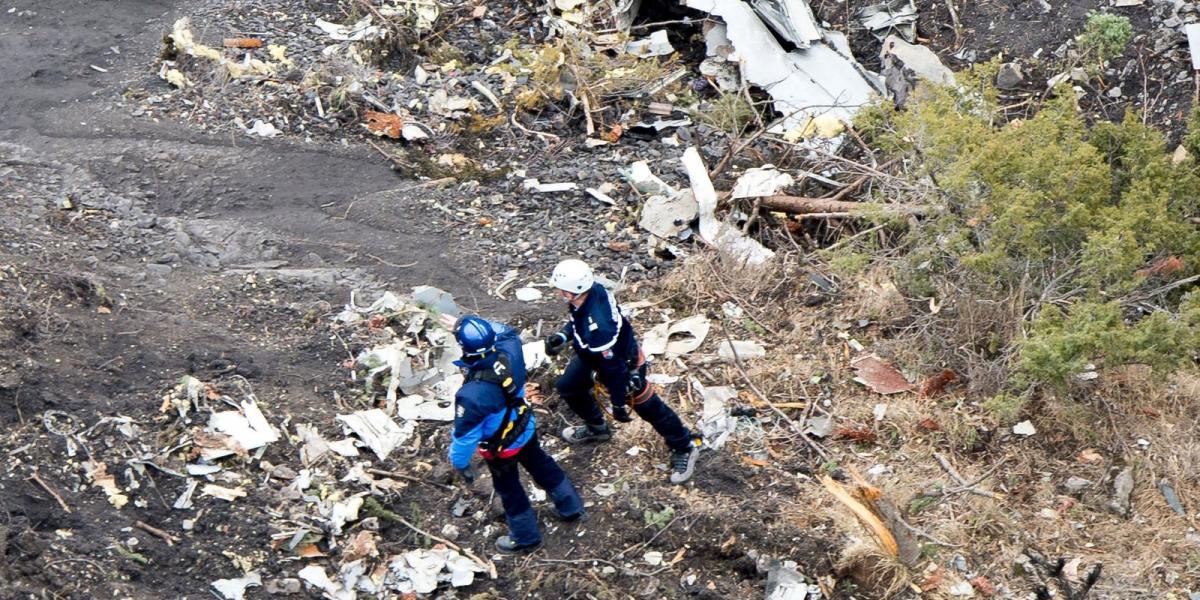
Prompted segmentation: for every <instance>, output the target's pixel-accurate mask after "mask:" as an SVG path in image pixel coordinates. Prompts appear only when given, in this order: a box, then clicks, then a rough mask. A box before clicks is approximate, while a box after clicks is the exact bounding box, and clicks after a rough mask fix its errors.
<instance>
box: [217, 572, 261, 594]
mask: <svg viewBox="0 0 1200 600" xmlns="http://www.w3.org/2000/svg"><path fill="white" fill-rule="evenodd" d="M261 585H262V576H261V575H259V574H258V571H251V572H249V573H247V574H246V575H245V576H244V577H239V578H238V579H218V580H216V581H214V582H212V587H213V589H214V590H216V591H217V593H219V594H221V595H222V596H224V597H225V600H242V599H243V598H245V597H246V588H248V587H251V586H254V587H259V586H261Z"/></svg>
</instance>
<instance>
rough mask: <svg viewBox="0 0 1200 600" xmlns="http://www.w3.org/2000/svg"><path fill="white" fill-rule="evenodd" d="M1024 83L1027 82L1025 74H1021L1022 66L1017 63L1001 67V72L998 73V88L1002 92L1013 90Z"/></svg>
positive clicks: (1005, 64)
mask: <svg viewBox="0 0 1200 600" xmlns="http://www.w3.org/2000/svg"><path fill="white" fill-rule="evenodd" d="M1022 81H1025V74H1024V73H1023V72H1021V65H1018V64H1017V63H1004V64H1002V65H1000V72H999V73H996V87H998V88H1000V89H1002V90H1011V89H1014V88H1016V87H1017V86H1019V85H1021V82H1022Z"/></svg>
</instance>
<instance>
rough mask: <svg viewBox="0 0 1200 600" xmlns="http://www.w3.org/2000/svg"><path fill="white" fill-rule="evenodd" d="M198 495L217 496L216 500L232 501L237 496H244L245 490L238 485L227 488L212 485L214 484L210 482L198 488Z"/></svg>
mask: <svg viewBox="0 0 1200 600" xmlns="http://www.w3.org/2000/svg"><path fill="white" fill-rule="evenodd" d="M200 495H201V496H212V497H213V498H217V499H218V500H224V501H226V502H233V501H234V500H237V499H238V498H245V497H246V490H243V489H242V488H240V487H236V488H227V487H223V486H219V485H214V484H211V483H210V484H207V485H205V486H204V487H203V488H200Z"/></svg>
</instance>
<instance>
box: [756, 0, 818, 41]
mask: <svg viewBox="0 0 1200 600" xmlns="http://www.w3.org/2000/svg"><path fill="white" fill-rule="evenodd" d="M750 4H751V6H753V7H754V11H755V12H757V13H758V15H759V16H760V17H762V20H763V21H765V22H766V23H767V24H768V25H770V26H771V29H774V30H775V33H778V34H779V36H780V37H782V38H783V39H785V40H787V41H789V42H791V43H793V44H795V45H796V46H798V47H800V48H808V47H809V45H810V44H812V43H813V42H816V41H818V40H820V39H821V28H820V27H819V26H818V25H817V19H816V17H815V16H813V12H812V8H810V7H809V6H808V2H806V1H805V0H750Z"/></svg>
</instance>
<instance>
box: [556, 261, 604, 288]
mask: <svg viewBox="0 0 1200 600" xmlns="http://www.w3.org/2000/svg"><path fill="white" fill-rule="evenodd" d="M595 282H596V276H595V275H593V274H592V268H591V267H589V266H588V264H587V263H585V262H583V261H582V260H579V259H577V258H568V259H567V260H564V261H562V262H560V263H558V266H556V267H554V273H553V274H552V275H550V285H552V286H554V287H556V288H558V289H560V290H562V291H564V292H570V293H572V294H582V293H584V292H586V291H588V290H590V289H592V284H593V283H595Z"/></svg>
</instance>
